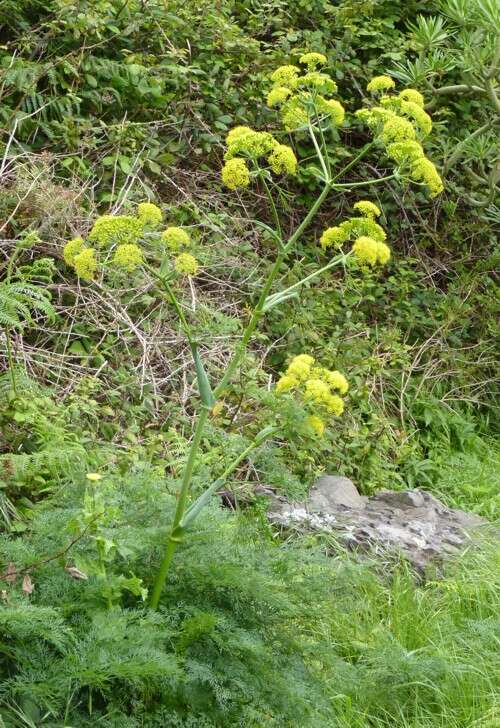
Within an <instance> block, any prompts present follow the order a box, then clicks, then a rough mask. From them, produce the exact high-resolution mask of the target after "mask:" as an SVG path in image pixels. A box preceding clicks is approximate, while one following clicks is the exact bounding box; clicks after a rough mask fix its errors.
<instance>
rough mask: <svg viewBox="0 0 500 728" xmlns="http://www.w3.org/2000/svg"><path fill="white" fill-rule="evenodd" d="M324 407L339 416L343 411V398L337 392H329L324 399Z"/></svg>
mask: <svg viewBox="0 0 500 728" xmlns="http://www.w3.org/2000/svg"><path fill="white" fill-rule="evenodd" d="M325 405H326V409H327V410H328V412H330V413H331V414H332V415H335V416H336V417H340V415H341V414H342V413H343V411H344V400H343V399H342V398H341V397H339V396H338V395H337V394H330V395H329V397H328V398H327V399H326V401H325Z"/></svg>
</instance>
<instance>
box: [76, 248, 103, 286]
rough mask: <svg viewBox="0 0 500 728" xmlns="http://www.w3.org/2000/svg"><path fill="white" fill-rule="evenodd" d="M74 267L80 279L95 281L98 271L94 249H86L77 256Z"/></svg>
mask: <svg viewBox="0 0 500 728" xmlns="http://www.w3.org/2000/svg"><path fill="white" fill-rule="evenodd" d="M73 267H74V269H75V271H76V275H77V276H78V278H82V279H83V280H84V281H93V280H94V276H95V274H96V271H97V260H96V257H95V250H94V248H84V249H83V250H82V252H81V253H78V255H75V258H74V261H73Z"/></svg>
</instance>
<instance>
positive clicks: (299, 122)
mask: <svg viewBox="0 0 500 728" xmlns="http://www.w3.org/2000/svg"><path fill="white" fill-rule="evenodd" d="M326 60H327V59H326V57H325V56H324V55H323V54H322V53H305V54H304V55H302V56H301V57H300V59H299V63H301V64H302V65H303V66H306V71H305V72H304V73H302V70H301V69H300V68H299V67H298V66H290V65H289V66H280V68H277V69H276V70H275V71H274V73H273V74H272V75H271V81H272V83H273V86H272V88H271V90H270V91H269V92H268V94H267V104H268V106H271V107H275V106H277V107H280V116H281V120H282V122H283V125H284V127H285V129H286V130H287V131H293V130H294V129H299V128H301V127H304V126H307V124H308V123H309V120H310V119H313V120H314V121H316V116H317V115H318V114H319V115H320V116H324V117H326V118H329V119H330V121H331V122H332V123H333V124H335V125H337V126H340V125H341V124H342V123H343V121H344V116H345V111H344V107H343V106H342V104H341V103H340V102H339V101H337V100H336V99H332V98H329V97H330V96H331V95H332V94H334V93H336V92H337V84H336V83H335V81H334V80H333V79H332V78H331V77H330V76H329V75H328V74H326V73H323V72H322V71H319V70H317V69H318V67H320V66H324V65H325V64H326Z"/></svg>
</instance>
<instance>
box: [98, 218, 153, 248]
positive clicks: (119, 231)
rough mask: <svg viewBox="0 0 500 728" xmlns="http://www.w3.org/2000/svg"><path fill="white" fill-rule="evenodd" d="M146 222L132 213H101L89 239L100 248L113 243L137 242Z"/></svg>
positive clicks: (107, 246)
mask: <svg viewBox="0 0 500 728" xmlns="http://www.w3.org/2000/svg"><path fill="white" fill-rule="evenodd" d="M143 229H144V224H143V223H142V221H141V220H140V219H139V218H138V217H132V216H131V215H101V217H98V218H97V220H96V221H95V223H94V226H93V227H92V230H91V231H90V233H89V240H90V242H91V243H94V245H96V246H97V247H98V248H109V247H110V246H111V245H127V244H137V242H138V241H139V240H140V238H141V235H142V232H143Z"/></svg>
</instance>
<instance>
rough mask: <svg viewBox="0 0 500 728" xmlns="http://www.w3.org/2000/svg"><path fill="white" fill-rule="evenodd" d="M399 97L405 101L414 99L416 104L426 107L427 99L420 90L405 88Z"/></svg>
mask: <svg viewBox="0 0 500 728" xmlns="http://www.w3.org/2000/svg"><path fill="white" fill-rule="evenodd" d="M399 98H400V99H402V100H403V101H412V102H413V103H414V104H418V106H420V107H422V109H423V108H424V104H425V100H424V97H423V96H422V94H421V93H420V91H417V90H416V89H414V88H405V89H403V91H401V92H400V94H399Z"/></svg>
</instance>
